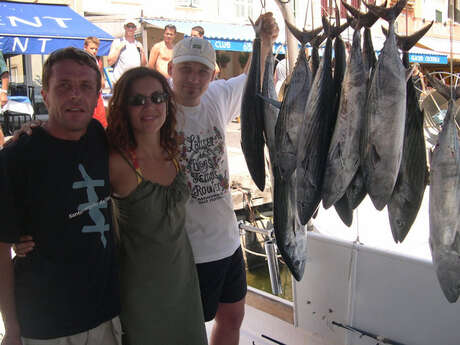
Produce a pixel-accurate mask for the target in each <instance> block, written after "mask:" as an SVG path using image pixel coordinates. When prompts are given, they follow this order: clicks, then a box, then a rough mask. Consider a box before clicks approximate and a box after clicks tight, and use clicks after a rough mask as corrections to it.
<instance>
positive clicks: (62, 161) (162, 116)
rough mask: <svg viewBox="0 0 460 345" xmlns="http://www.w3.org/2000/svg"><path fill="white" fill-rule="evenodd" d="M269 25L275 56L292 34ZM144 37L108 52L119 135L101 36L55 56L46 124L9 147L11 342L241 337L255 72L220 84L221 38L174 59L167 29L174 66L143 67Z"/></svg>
mask: <svg viewBox="0 0 460 345" xmlns="http://www.w3.org/2000/svg"><path fill="white" fill-rule="evenodd" d="M258 20H259V21H262V22H263V23H262V24H263V25H262V27H263V32H262V36H261V40H262V54H261V56H262V57H265V56H266V55H267V54H268V53H270V52H271V50H272V46H273V41H274V39H275V38H276V37H277V35H278V31H279V30H278V26H277V24H276V22H275V20H274V18H273V16H272V14H271V13H266V14H264V15H262V16H261V17H260V18H259V19H258ZM135 28H136V23H135V22H133V21H131V20H128V21H126V22H125V25H124V29H125V35H124V37H123V38H122V39H120V40H116V41H115V42H114V43H113V45H112V47H111V49H110V54H109V64H113V65H114V74H115V76H116V83H115V85H114V88H113V95H112V98H111V99H110V101H109V106H108V117H107V129H106V131H104V128H103V126H102V125H101V123H100V122H98V121H97V120H95V119H92V117H93V113H94V110H95V109H96V106H97V104H98V100H99V97H100V89H101V83H102V79H101V70H100V66H99V65H98V62H97V59H95V56H96V53H95V51H97V47H96V46H97V45H98V44H97V42H95V41H92V40H88V44H86V43H85V50H87V51H88V52H85V51H84V50H79V49H76V48H65V49H60V50H57V51H55V52H53V53H52V54H51V55H50V56H49V57H48V59H47V61H46V62H45V64H44V67H43V88H42V96H43V99H44V102H45V104H46V106H47V109H48V113H49V119H48V121H47V122H45V123H43V124H41V125H39V126H36V127H34V128H31V127H30V128H25V129H23V130H22V132H23V133H22V134H24V132H25V133H26V134H28V135H21V136H19V135H17V136H15V142H14V143H12V144H9V145H7V146H6V147H5V148H4V149H3V150H2V151H0V195H1V196H2V197H1V198H0V218H1V219H2V221H3V223H2V227H1V229H0V272H1V273H0V274H1V279H0V312H1V314H2V316H3V321H4V325H5V330H6V333H5V336H4V337H3V340H2V345H18V344H22V345H27V344H34V345H35V344H69V345H70V344H87V345H93V344H94V345H96V344H98V345H99V344H101V345H106V344H107V345H109V344H110V345H111V344H117V345H119V344H122V343H123V344H131V345H137V344H138V345H143V344H169V345H183V344H187V345H194V344H197V345H201V344H207V343H208V340H207V335H206V330H205V324H204V322H205V321H209V320H212V319H214V320H215V322H214V327H213V330H212V333H211V335H210V341H209V342H210V344H211V345H225V344H233V345H236V344H238V342H239V330H240V327H241V324H242V321H243V317H244V305H245V296H246V289H247V285H246V275H245V274H246V273H245V268H244V260H243V255H242V250H241V247H240V242H239V230H238V227H237V223H236V217H235V213H234V211H233V205H232V198H231V194H230V186H229V167H228V157H227V150H226V147H225V135H226V126H227V124H228V123H229V122H230V121H231V120H232V119H234V118H235V117H236V116H237V115H238V113H239V108H240V104H241V98H242V94H243V89H244V85H245V83H246V78H247V77H246V74H245V72H246V71H247V68H248V66H246V69H245V72H244V73H243V74H241V75H239V76H237V77H235V78H231V79H229V80H214V77H215V73H216V70H215V66H216V54H215V51H214V49H213V47H212V45H211V44H210V43H209V42H208V41H206V40H205V39H203V38H200V37H193V36H192V37H188V38H186V39H184V40H181V41H179V42H178V43H176V44H175V45H174V46H173V47H172V50H170V46H169V45H168V40H169V38H170V37H169V35H168V38H167V37H166V31H167V30H168V31H169V33H171V32H172V29H171V28H169V29H166V30H165V36H164V42H163V44H162V45H161V46H160V47H159V48H158V51H159V53H158V55H160V54H164V55H163V56H162V57H159V56H158V57H157V58H156V60H155V61H153V60H152V63H153V66H162V69H163V70H160V69H159V68H158V69H156V70H154V69H152V68H149V67H152V65H151V64H150V62H149V67H145V65H146V62H147V61H146V58H145V54H144V51H143V49H142V46H141V45H139V44H138V43H137V42H136V41H135V40H134V32H135ZM173 31H174V34H175V29H174V30H173ZM154 48H155V46H154ZM154 48H152V52H155V51H156V50H154ZM163 48H164V49H163ZM168 56H169V61H167V63H165V61H166V59H165V58H166V57H168ZM151 57H152V54H151ZM159 61H160V63H159ZM249 61H250V60H249ZM261 66H262V68H263V66H264V64H263V63H262V64H261ZM165 67H166V71H165ZM115 72H116V73H115ZM165 72H166V73H167V74H165ZM167 78H169V80H168V79H167ZM171 85H172V87H171ZM13 244H15V245H16V251H17V254H18V255H17V256H16V258H14V260H13V259H12V258H11V252H10V250H11V247H12V245H13ZM120 320H121V322H120Z"/></svg>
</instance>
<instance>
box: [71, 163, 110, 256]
mask: <svg viewBox="0 0 460 345" xmlns="http://www.w3.org/2000/svg"><path fill="white" fill-rule="evenodd" d="M78 170H80V173H81V175H82V177H83V181H78V182H74V184H73V185H72V188H73V189H82V188H86V194H87V196H88V202H87V203H83V204H80V205H78V212H76V213H75V214H71V215H69V218H73V217H75V216H76V215H79V214H81V213H80V212H83V211H85V210H88V213H89V216H90V218H91V220H92V221H93V222H94V225H85V226H84V227H83V228H82V230H81V232H82V233H94V232H98V233H100V234H101V242H102V245H103V246H104V248H105V247H106V246H107V239H106V238H105V232H106V231H109V230H110V227H109V224H107V223H106V221H105V216H104V214H103V213H102V212H101V209H103V208H107V200H108V198H105V199H103V200H99V198H98V196H97V194H96V189H95V187H104V185H105V181H104V180H93V179H92V178H91V177H90V176H89V175H88V173H87V172H86V169H85V167H84V166H83V165H82V164H79V165H78Z"/></svg>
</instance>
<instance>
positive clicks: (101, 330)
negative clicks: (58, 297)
mask: <svg viewBox="0 0 460 345" xmlns="http://www.w3.org/2000/svg"><path fill="white" fill-rule="evenodd" d="M22 344H23V345H45V344H46V345H121V324H120V319H119V318H118V316H117V317H115V318H113V319H112V320H109V321H106V322H104V323H102V324H100V325H99V326H97V327H96V328H93V329H90V330H89V331H86V332H81V333H78V334H74V335H70V336H68V337H61V338H53V339H31V338H22Z"/></svg>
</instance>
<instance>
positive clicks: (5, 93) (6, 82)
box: [0, 72, 10, 107]
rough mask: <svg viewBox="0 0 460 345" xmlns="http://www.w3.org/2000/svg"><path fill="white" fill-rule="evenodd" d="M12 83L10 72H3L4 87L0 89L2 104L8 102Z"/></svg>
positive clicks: (0, 103)
mask: <svg viewBox="0 0 460 345" xmlns="http://www.w3.org/2000/svg"><path fill="white" fill-rule="evenodd" d="M9 84H10V74H9V73H8V72H4V73H3V74H2V88H1V90H0V105H1V106H2V107H3V106H4V105H5V104H6V102H8V85H9Z"/></svg>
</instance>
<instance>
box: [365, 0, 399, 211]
mask: <svg viewBox="0 0 460 345" xmlns="http://www.w3.org/2000/svg"><path fill="white" fill-rule="evenodd" d="M406 3H407V0H400V1H398V2H397V3H396V5H395V6H394V7H392V8H389V9H383V8H379V7H376V6H372V5H366V6H368V7H369V9H370V11H372V12H374V13H375V14H378V15H379V16H380V17H382V18H384V19H385V20H387V21H388V22H389V23H390V24H389V33H388V37H387V39H386V40H385V44H384V46H383V49H382V51H381V53H380V55H379V58H378V61H377V64H376V67H375V72H374V74H373V77H372V82H371V85H370V89H369V95H368V98H367V103H366V116H367V119H366V123H365V125H364V131H363V137H362V145H361V150H362V155H361V158H362V172H363V176H364V181H365V185H366V190H367V192H368V193H369V196H370V198H371V200H372V202H373V203H374V206H375V207H376V208H377V209H378V210H382V209H383V208H384V207H385V206H386V204H387V203H388V201H389V200H390V198H391V194H392V193H393V189H394V186H395V183H396V179H397V177H398V173H399V167H400V164H401V156H402V148H403V140H404V128H405V118H406V116H405V115H406V68H405V67H404V65H403V64H402V62H401V59H400V57H399V52H398V48H397V46H396V37H395V32H394V21H395V19H396V17H397V16H398V15H399V13H400V12H401V11H402V9H403V8H404V7H405V5H406Z"/></svg>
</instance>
